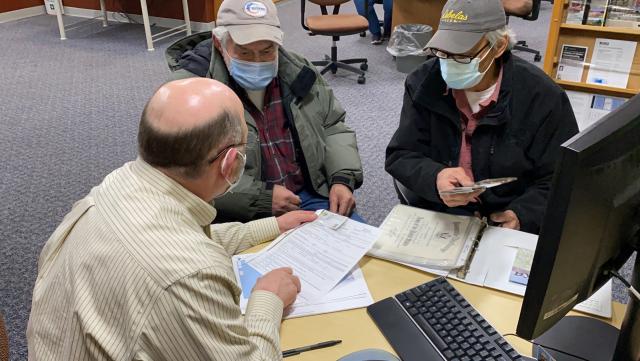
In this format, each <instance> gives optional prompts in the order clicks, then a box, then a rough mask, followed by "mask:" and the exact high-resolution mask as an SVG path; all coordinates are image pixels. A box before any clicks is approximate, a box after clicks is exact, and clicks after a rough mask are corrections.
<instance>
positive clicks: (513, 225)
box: [490, 210, 520, 231]
mask: <svg viewBox="0 0 640 361" xmlns="http://www.w3.org/2000/svg"><path fill="white" fill-rule="evenodd" d="M490 218H491V220H492V221H494V222H496V223H500V227H503V228H510V229H515V230H516V231H519V230H520V220H519V219H518V216H517V215H516V213H515V212H514V211H512V210H506V211H504V212H497V213H493V214H492V215H491V217H490Z"/></svg>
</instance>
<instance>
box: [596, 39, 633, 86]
mask: <svg viewBox="0 0 640 361" xmlns="http://www.w3.org/2000/svg"><path fill="white" fill-rule="evenodd" d="M636 45H637V43H636V42H635V41H626V40H614V39H603V38H596V45H595V47H594V49H593V55H592V56H591V65H590V66H589V75H588V77H587V83H590V84H599V85H606V86H611V87H617V88H626V87H627V83H628V82H629V72H630V71H631V64H632V63H633V56H634V54H635V53H636Z"/></svg>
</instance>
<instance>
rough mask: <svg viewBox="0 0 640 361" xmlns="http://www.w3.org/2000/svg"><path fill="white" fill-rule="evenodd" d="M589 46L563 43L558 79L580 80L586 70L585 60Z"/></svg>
mask: <svg viewBox="0 0 640 361" xmlns="http://www.w3.org/2000/svg"><path fill="white" fill-rule="evenodd" d="M588 51H589V48H587V47H585V46H577V45H569V44H564V45H562V51H561V52H560V64H558V72H557V73H556V79H559V80H568V81H575V82H580V81H582V73H583V70H584V62H585V59H586V58H587V52H588Z"/></svg>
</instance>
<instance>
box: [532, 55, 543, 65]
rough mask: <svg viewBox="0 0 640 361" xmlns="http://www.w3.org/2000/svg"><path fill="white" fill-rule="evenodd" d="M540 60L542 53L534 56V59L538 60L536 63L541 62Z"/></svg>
mask: <svg viewBox="0 0 640 361" xmlns="http://www.w3.org/2000/svg"><path fill="white" fill-rule="evenodd" d="M540 60H542V55H540V54H536V55H535V56H534V57H533V61H534V62H536V63H537V62H539V61H540Z"/></svg>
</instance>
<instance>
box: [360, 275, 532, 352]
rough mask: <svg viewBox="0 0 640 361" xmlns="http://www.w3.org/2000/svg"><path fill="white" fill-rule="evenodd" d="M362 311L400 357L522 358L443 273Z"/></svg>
mask: <svg viewBox="0 0 640 361" xmlns="http://www.w3.org/2000/svg"><path fill="white" fill-rule="evenodd" d="M367 311H368V313H369V315H370V316H371V318H373V320H374V321H375V323H376V325H377V326H378V328H380V330H381V331H382V333H383V334H384V335H385V337H386V338H387V340H388V341H389V343H390V344H391V346H393V348H394V350H395V351H396V353H398V355H399V356H400V358H401V359H402V360H403V361H414V360H415V361H418V360H420V361H424V360H447V361H507V360H513V361H516V360H517V361H521V360H525V359H524V358H522V357H521V356H520V354H518V352H517V351H516V350H514V349H513V347H511V345H510V344H509V343H508V342H507V341H505V339H504V338H502V336H501V335H500V334H499V333H498V332H496V330H495V329H494V328H493V327H492V326H491V325H490V324H489V322H487V321H486V320H485V319H484V317H482V315H480V314H479V313H478V312H477V311H476V310H475V309H474V308H473V307H472V306H471V305H470V304H469V303H468V302H467V300H465V298H464V297H463V296H462V295H461V294H460V293H458V291H457V290H456V289H455V288H454V287H453V286H452V285H451V284H450V283H449V282H448V281H447V280H446V279H444V278H437V279H435V280H433V281H430V282H427V283H425V284H422V285H420V286H418V287H415V288H412V289H409V290H407V291H405V292H402V293H399V294H397V295H395V297H390V298H387V299H384V300H382V301H379V302H377V303H374V304H373V305H371V306H369V307H368V308H367Z"/></svg>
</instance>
